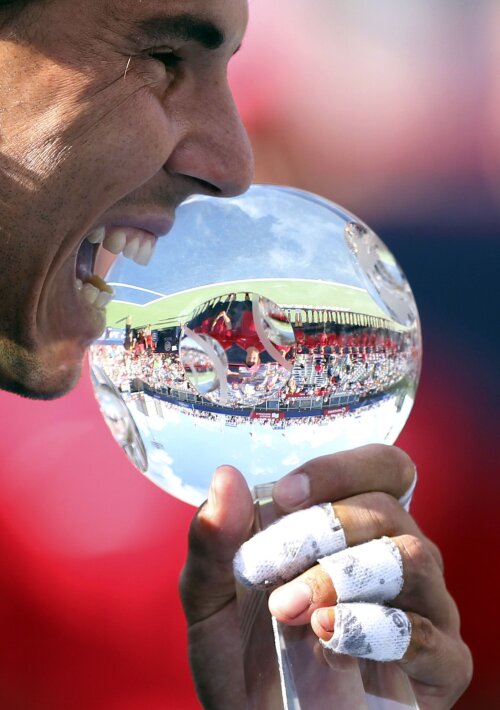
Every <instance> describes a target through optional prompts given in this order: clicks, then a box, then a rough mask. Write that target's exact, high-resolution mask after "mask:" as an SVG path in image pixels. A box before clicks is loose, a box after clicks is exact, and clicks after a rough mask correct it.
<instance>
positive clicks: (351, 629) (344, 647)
mask: <svg viewBox="0 0 500 710" xmlns="http://www.w3.org/2000/svg"><path fill="white" fill-rule="evenodd" d="M317 624H319V626H320V628H321V633H320V634H318V635H320V642H321V643H322V645H323V646H324V647H325V648H327V649H330V650H331V651H333V652H335V653H343V654H346V655H348V656H355V657H356V658H367V659H371V660H373V661H399V660H401V659H402V658H403V656H404V655H405V653H406V651H407V650H408V646H409V645H410V640H411V629H412V626H411V622H410V618H409V616H408V615H407V614H405V612H404V611H401V609H395V608H392V607H387V606H382V605H381V604H367V603H353V604H351V603H347V604H337V606H336V607H333V608H332V609H326V608H325V609H318V610H317V611H316V612H315V614H314V616H313V627H314V626H316V629H315V630H316V633H318V630H317ZM327 626H333V635H332V637H331V638H330V639H329V640H325V638H322V637H323V636H324V635H325V633H324V632H325V631H326V632H328V631H331V630H332V629H328V628H327Z"/></svg>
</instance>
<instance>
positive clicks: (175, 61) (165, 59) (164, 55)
mask: <svg viewBox="0 0 500 710" xmlns="http://www.w3.org/2000/svg"><path fill="white" fill-rule="evenodd" d="M149 56H150V57H151V59H156V60H157V61H159V62H161V63H162V64H163V65H164V66H165V67H166V68H167V69H176V68H177V67H178V66H179V64H180V63H181V62H182V57H179V55H178V54H175V52H173V50H171V49H155V50H151V51H150V52H149Z"/></svg>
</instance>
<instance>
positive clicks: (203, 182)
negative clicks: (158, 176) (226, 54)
mask: <svg viewBox="0 0 500 710" xmlns="http://www.w3.org/2000/svg"><path fill="white" fill-rule="evenodd" d="M182 114H183V120H182V121H181V119H180V117H179V123H180V124H181V125H182V127H183V130H182V135H181V138H180V140H179V142H178V144H177V145H176V147H175V149H174V150H173V152H172V153H171V155H170V157H169V159H168V161H167V163H166V165H165V167H166V169H167V170H168V171H169V172H170V173H171V174H177V175H181V176H184V177H188V178H191V179H192V182H193V183H195V184H194V185H192V188H193V189H192V192H212V193H215V194H217V195H219V196H220V197H233V196H235V195H240V194H241V193H243V192H245V191H246V190H247V189H248V188H249V186H250V184H251V182H252V180H253V174H254V159H253V153H252V148H251V145H250V140H249V138H248V135H247V132H246V130H245V128H244V126H243V124H242V122H241V119H240V116H239V114H238V110H237V108H236V105H235V103H234V100H233V97H232V94H231V91H230V89H229V86H228V85H227V83H226V82H225V81H224V82H221V84H220V85H216V86H215V87H214V86H213V85H212V86H211V87H209V86H207V85H206V86H205V87H203V88H201V87H200V88H199V91H197V92H193V94H192V96H191V97H190V100H189V101H184V102H183V106H182ZM196 183H197V185H196Z"/></svg>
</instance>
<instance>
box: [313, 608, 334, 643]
mask: <svg viewBox="0 0 500 710" xmlns="http://www.w3.org/2000/svg"><path fill="white" fill-rule="evenodd" d="M314 616H315V620H316V622H317V623H318V624H319V625H320V626H321V628H322V629H323V631H324V632H325V634H327V635H329V636H331V634H333V627H334V625H335V614H334V611H333V609H332V608H331V607H322V608H321V609H316V611H315V612H314ZM323 640H325V641H326V640H327V639H326V638H324V637H323Z"/></svg>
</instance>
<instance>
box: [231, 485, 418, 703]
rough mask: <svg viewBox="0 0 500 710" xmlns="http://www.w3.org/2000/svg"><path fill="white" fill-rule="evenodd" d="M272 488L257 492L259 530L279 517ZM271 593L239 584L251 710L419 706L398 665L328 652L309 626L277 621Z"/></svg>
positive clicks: (243, 646)
mask: <svg viewBox="0 0 500 710" xmlns="http://www.w3.org/2000/svg"><path fill="white" fill-rule="evenodd" d="M271 490H272V484H265V485H263V486H257V487H256V488H255V490H254V498H255V503H256V507H257V511H256V516H255V517H256V521H257V522H256V530H255V531H256V532H257V531H258V530H262V529H264V528H265V527H267V526H268V525H270V524H271V523H272V522H274V520H275V519H276V515H275V511H274V506H273V503H272V498H271ZM268 596H269V593H268V592H262V591H257V590H253V589H248V588H246V587H243V586H241V585H238V607H239V611H240V626H241V641H242V654H243V665H244V670H245V683H246V689H247V696H248V707H249V709H250V710H330V709H331V710H333V709H334V710H418V704H417V702H416V699H415V696H414V693H413V690H412V688H411V685H410V682H409V680H408V677H407V676H406V675H405V673H403V671H402V670H401V669H400V668H399V666H397V665H396V664H395V663H378V662H374V661H366V660H358V659H355V658H351V657H350V656H342V655H334V654H332V653H331V652H330V651H326V650H325V649H323V647H322V646H321V644H320V643H319V641H318V639H317V637H316V635H315V634H314V633H313V631H312V629H311V628H310V626H286V625H284V624H281V623H280V622H278V621H277V620H276V619H274V618H273V617H272V616H271V614H270V613H269V610H268V606H267V600H268ZM327 658H328V660H327Z"/></svg>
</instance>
